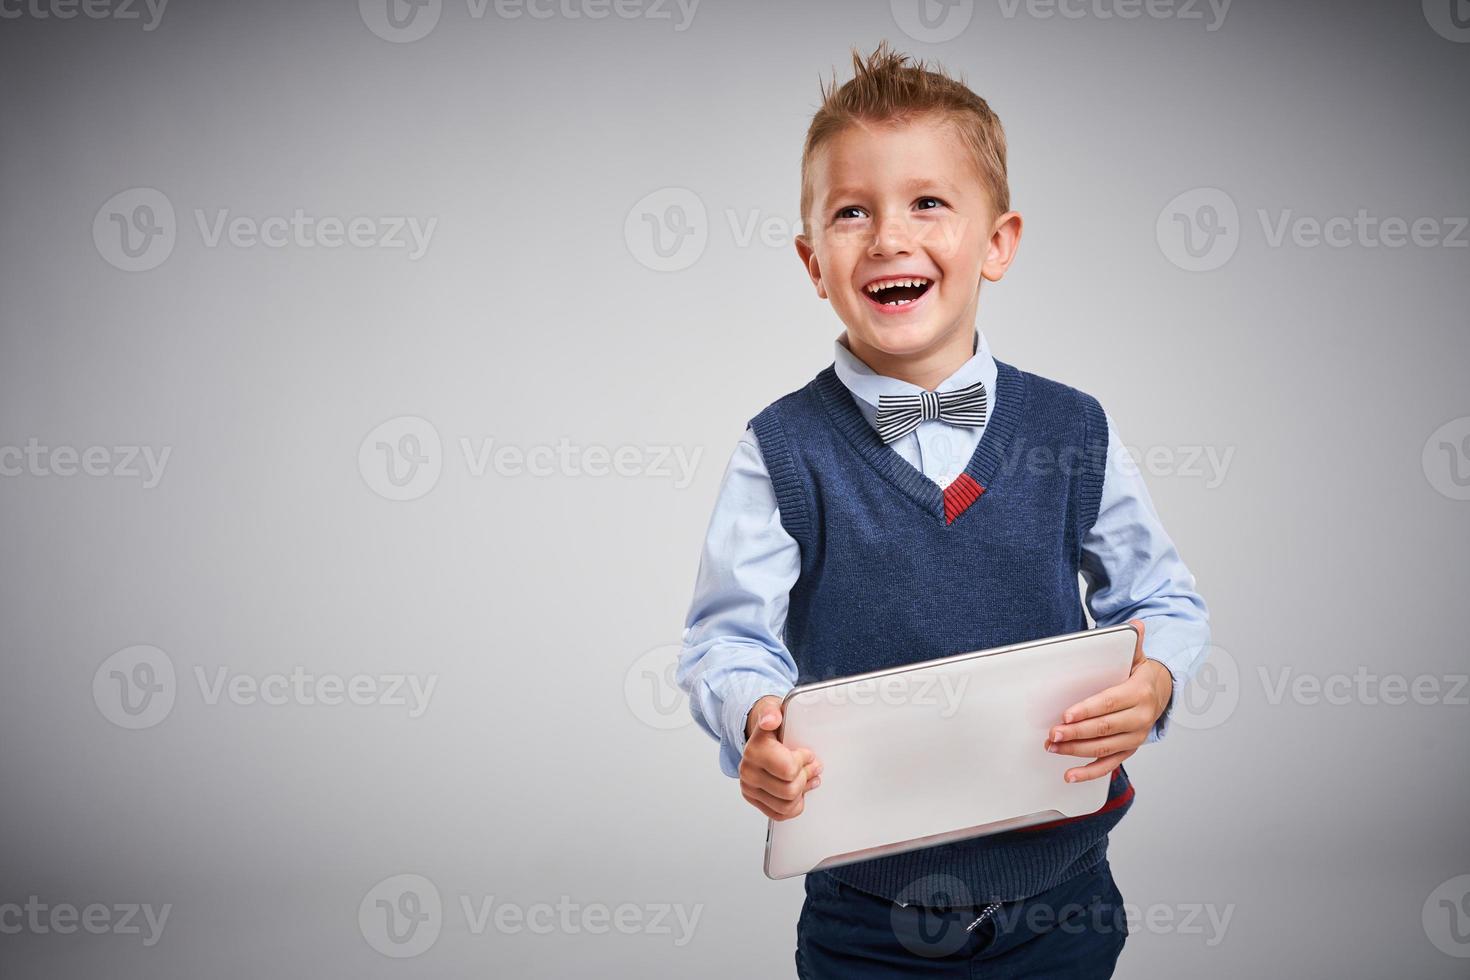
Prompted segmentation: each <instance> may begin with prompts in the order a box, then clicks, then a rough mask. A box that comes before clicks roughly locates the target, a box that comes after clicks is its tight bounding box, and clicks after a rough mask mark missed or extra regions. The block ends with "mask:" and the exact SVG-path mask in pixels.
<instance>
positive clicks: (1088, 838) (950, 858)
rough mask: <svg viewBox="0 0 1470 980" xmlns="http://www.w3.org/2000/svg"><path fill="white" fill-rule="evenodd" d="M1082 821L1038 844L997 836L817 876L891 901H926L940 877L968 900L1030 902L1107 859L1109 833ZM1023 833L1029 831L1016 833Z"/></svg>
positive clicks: (1112, 819)
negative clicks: (957, 886) (1000, 840)
mask: <svg viewBox="0 0 1470 980" xmlns="http://www.w3.org/2000/svg"><path fill="white" fill-rule="evenodd" d="M1120 817H1121V813H1120V812H1118V811H1114V812H1113V813H1110V814H1107V815H1105V816H1099V817H1097V818H1095V820H1096V821H1097V822H1099V823H1104V824H1106V826H1107V828H1108V829H1111V827H1112V826H1115V825H1116V823H1117V820H1118V819H1119V818H1120ZM1092 822H1093V821H1083V822H1081V823H1078V824H1072V825H1069V826H1068V827H1067V828H1066V829H1065V830H1064V831H1060V832H1048V833H1047V834H1046V836H1045V837H1040V838H1039V839H1035V840H1026V839H1024V838H1022V839H1020V840H1015V841H1007V842H1005V843H1003V844H999V843H997V842H996V841H995V840H994V839H993V838H984V837H981V838H975V839H972V840H968V841H958V842H956V843H954V844H946V845H942V846H940V847H926V848H920V849H919V850H915V851H907V852H905V853H903V854H894V855H891V856H889V857H882V858H874V859H872V860H868V861H858V862H856V863H854V864H845V865H841V866H839V867H835V868H829V869H826V870H825V871H814V872H811V873H812V874H830V875H831V876H832V877H834V878H836V879H837V880H838V881H841V882H842V883H844V884H846V885H850V886H852V887H853V888H856V889H858V890H860V891H864V892H867V893H869V894H871V895H878V896H880V897H882V898H885V899H888V900H889V901H894V902H898V901H915V900H917V901H919V902H921V903H922V902H923V896H924V894H925V893H926V892H932V891H934V890H935V888H934V886H935V882H936V879H937V880H938V881H943V880H945V879H949V878H952V879H955V880H957V881H958V882H959V883H960V885H961V886H963V887H962V889H961V891H962V893H963V892H967V893H968V897H969V900H968V901H955V902H952V903H951V904H953V905H973V904H980V903H981V902H986V901H991V902H1013V901H1016V900H1017V899H1022V898H1030V897H1031V896H1032V895H1038V894H1040V893H1041V892H1044V891H1046V890H1047V889H1049V888H1053V887H1055V886H1056V885H1059V884H1061V883H1062V882H1064V881H1066V880H1067V879H1068V878H1071V877H1073V876H1075V875H1079V874H1082V873H1083V872H1085V871H1087V870H1088V869H1089V868H1092V867H1095V866H1096V865H1097V864H1099V863H1100V862H1101V861H1103V860H1104V859H1105V858H1106V857H1107V852H1108V835H1107V830H1103V831H1102V833H1101V835H1100V836H1098V835H1097V834H1096V830H1098V829H1101V828H1094V829H1093V832H1092V833H1089V832H1088V824H1089V823H1092ZM1012 833H1014V834H1024V833H1025V831H1013V832H1012Z"/></svg>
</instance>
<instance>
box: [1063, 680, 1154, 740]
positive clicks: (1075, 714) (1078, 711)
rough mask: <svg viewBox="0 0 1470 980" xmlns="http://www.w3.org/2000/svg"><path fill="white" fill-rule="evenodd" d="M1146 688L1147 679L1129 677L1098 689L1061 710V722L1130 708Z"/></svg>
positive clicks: (1094, 716)
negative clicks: (1102, 689) (1111, 685)
mask: <svg viewBox="0 0 1470 980" xmlns="http://www.w3.org/2000/svg"><path fill="white" fill-rule="evenodd" d="M1147 690H1148V682H1147V681H1141V680H1139V679H1137V678H1134V677H1130V678H1128V680H1126V681H1124V682H1123V683H1121V684H1118V685H1116V686H1114V687H1110V688H1108V689H1107V690H1105V691H1099V692H1098V693H1096V694H1094V695H1093V696H1092V697H1090V698H1086V699H1084V700H1082V701H1078V702H1077V703H1076V704H1074V705H1072V706H1071V707H1070V708H1068V709H1067V710H1066V711H1063V712H1062V724H1063V725H1070V724H1073V723H1075V722H1079V721H1083V720H1085V719H1087V718H1096V717H1098V716H1099V715H1110V714H1112V713H1113V712H1115V711H1123V710H1125V709H1128V708H1131V707H1133V706H1134V705H1136V704H1138V702H1139V700H1140V699H1141V698H1142V697H1143V696H1144V694H1145V693H1146V692H1147ZM1057 727H1059V726H1056V725H1053V726H1052V728H1053V729H1056V728H1057Z"/></svg>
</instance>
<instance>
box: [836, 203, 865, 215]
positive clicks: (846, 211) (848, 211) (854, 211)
mask: <svg viewBox="0 0 1470 980" xmlns="http://www.w3.org/2000/svg"><path fill="white" fill-rule="evenodd" d="M867 214H868V212H866V211H864V210H863V209H862V208H860V207H858V206H857V205H856V204H849V205H848V206H847V207H845V208H838V209H837V214H836V217H837V218H863V217H867Z"/></svg>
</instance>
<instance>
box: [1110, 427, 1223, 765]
mask: <svg viewBox="0 0 1470 980" xmlns="http://www.w3.org/2000/svg"><path fill="white" fill-rule="evenodd" d="M1104 415H1105V416H1106V417H1107V425H1108V456H1107V467H1106V469H1105V471H1104V476H1103V491H1102V501H1101V503H1100V504H1099V507H1098V514H1097V521H1096V522H1095V523H1094V524H1093V526H1092V529H1091V530H1090V531H1089V532H1088V533H1087V534H1086V535H1085V536H1084V538H1083V540H1082V564H1081V568H1082V577H1083V580H1084V581H1085V582H1086V589H1087V593H1086V594H1087V606H1088V610H1089V611H1090V612H1091V614H1092V618H1093V621H1094V622H1095V623H1096V624H1097V625H1098V626H1115V625H1117V624H1119V623H1125V622H1127V621H1128V620H1130V619H1140V620H1142V621H1143V626H1144V631H1143V652H1144V656H1146V657H1148V658H1149V659H1150V660H1157V661H1158V662H1159V663H1161V664H1163V665H1164V667H1166V668H1167V669H1168V671H1169V674H1170V676H1171V677H1172V678H1173V681H1174V685H1173V692H1172V694H1171V695H1170V698H1169V704H1168V706H1167V707H1166V708H1165V709H1164V713H1163V714H1162V715H1160V716H1159V720H1158V721H1157V722H1155V724H1154V727H1153V730H1152V731H1151V732H1149V735H1148V738H1147V739H1146V740H1145V744H1148V743H1150V742H1157V741H1159V740H1160V739H1162V738H1163V737H1164V735H1165V733H1166V732H1167V731H1168V727H1169V718H1170V715H1171V713H1172V712H1173V710H1174V705H1175V704H1176V703H1177V702H1178V701H1179V692H1180V690H1181V689H1182V688H1183V687H1184V686H1185V685H1186V684H1188V683H1189V681H1190V680H1191V679H1192V678H1193V677H1194V675H1195V673H1196V672H1197V671H1198V670H1199V668H1200V665H1201V664H1203V663H1204V661H1205V658H1206V657H1207V656H1208V654H1209V646H1210V626H1209V610H1208V609H1207V608H1206V606H1205V601H1204V599H1203V598H1202V597H1201V596H1200V595H1199V593H1198V592H1196V591H1195V581H1194V576H1193V575H1192V574H1190V571H1189V569H1188V568H1186V567H1185V565H1184V562H1183V561H1182V560H1181V559H1180V557H1179V551H1178V549H1177V548H1175V547H1174V542H1173V541H1172V540H1171V539H1170V537H1169V534H1168V532H1167V531H1165V530H1164V527H1163V524H1161V523H1160V521H1159V515H1158V513H1157V512H1156V511H1155V510H1154V505H1153V500H1152V499H1151V498H1150V497H1149V493H1148V487H1147V486H1145V485H1144V482H1143V476H1142V474H1141V473H1140V472H1139V470H1138V466H1137V465H1136V464H1135V462H1134V460H1133V458H1132V457H1131V456H1130V455H1129V454H1128V450H1127V449H1126V448H1125V447H1124V446H1123V442H1122V440H1121V439H1120V438H1119V437H1118V430H1117V428H1116V427H1115V426H1114V424H1113V420H1112V417H1111V416H1107V413H1106V412H1104Z"/></svg>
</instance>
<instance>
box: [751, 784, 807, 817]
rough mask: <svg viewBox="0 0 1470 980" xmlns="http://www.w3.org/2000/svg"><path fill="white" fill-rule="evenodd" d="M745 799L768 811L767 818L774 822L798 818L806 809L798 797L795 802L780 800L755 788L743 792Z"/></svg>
mask: <svg viewBox="0 0 1470 980" xmlns="http://www.w3.org/2000/svg"><path fill="white" fill-rule="evenodd" d="M745 798H746V799H747V800H749V801H750V802H751V803H754V804H756V805H757V806H760V807H763V808H765V809H768V810H770V811H771V812H770V813H768V814H767V816H769V817H772V818H773V819H775V820H784V819H786V818H788V817H795V816H798V815H799V814H800V813H801V811H802V810H804V809H806V806H805V804H804V803H803V801H802V800H801V798H800V797H798V798H797V799H795V800H782V799H778V798H777V797H774V796H772V795H771V794H770V793H767V792H766V791H765V790H763V789H759V788H756V787H748V788H747V789H746V791H745Z"/></svg>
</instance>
